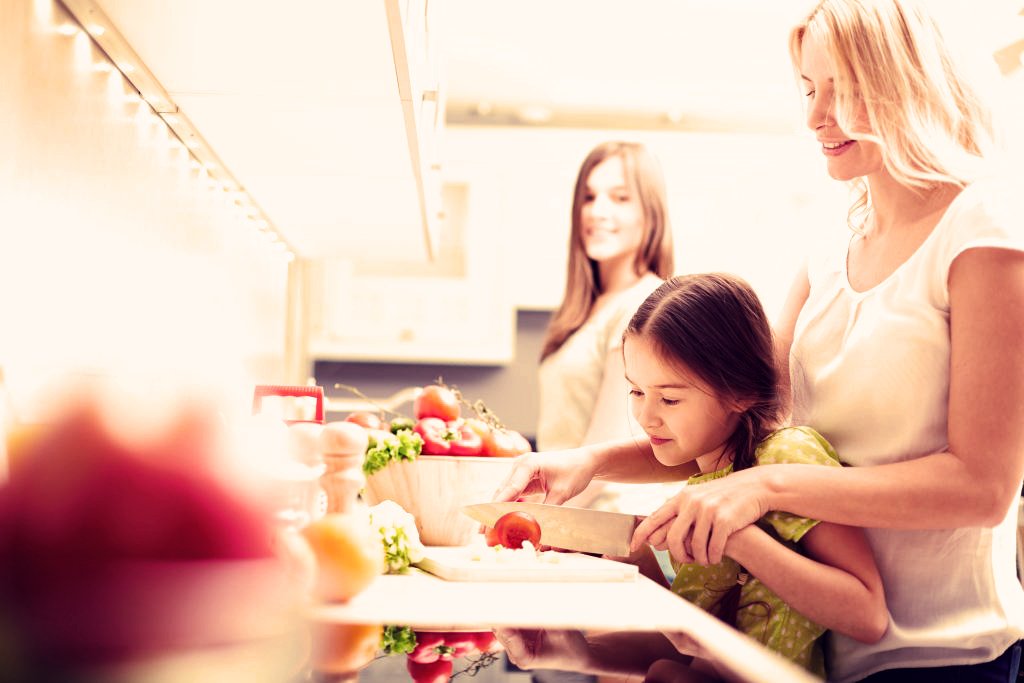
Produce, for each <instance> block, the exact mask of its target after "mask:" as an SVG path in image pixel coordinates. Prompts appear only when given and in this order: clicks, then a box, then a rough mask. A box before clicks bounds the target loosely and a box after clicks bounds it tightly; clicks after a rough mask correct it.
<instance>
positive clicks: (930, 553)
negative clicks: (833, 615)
mask: <svg viewBox="0 0 1024 683" xmlns="http://www.w3.org/2000/svg"><path fill="white" fill-rule="evenodd" d="M1016 183H1018V185H1017V186H1013V185H1012V184H1011V183H1009V182H1007V181H1000V182H996V181H993V180H985V181H978V182H975V183H974V184H972V185H971V186H969V187H968V188H967V189H965V190H964V191H963V192H961V193H960V195H959V196H958V197H957V198H956V199H955V200H954V201H953V203H952V204H951V205H950V207H949V208H948V209H947V211H946V213H945V215H944V216H943V218H942V220H941V221H939V223H938V225H936V227H935V228H934V230H933V231H932V233H931V234H930V235H929V236H928V238H927V239H926V240H925V241H924V242H923V243H922V244H921V246H920V247H919V248H918V249H917V251H916V252H915V253H914V254H913V255H911V256H910V258H908V259H907V261H906V262H904V263H903V264H902V265H901V266H900V267H899V268H897V269H896V271H895V272H893V273H892V274H891V275H890V276H889V277H887V278H886V279H885V280H884V281H882V282H881V283H880V284H878V285H877V286H875V287H873V288H871V289H870V290H868V291H865V292H856V291H854V290H853V289H852V288H851V287H850V285H849V280H848V279H847V273H846V257H847V251H848V245H845V244H844V245H842V246H841V247H840V248H836V249H831V250H829V251H830V253H829V254H828V256H827V258H825V259H824V260H820V259H819V260H818V261H817V262H816V263H812V264H810V266H809V272H808V276H809V279H810V285H811V290H810V296H809V298H808V300H807V302H806V303H805V305H804V307H803V310H802V311H801V312H800V316H799V318H798V320H797V325H796V333H795V338H794V341H793V347H792V352H791V357H790V366H791V375H792V380H793V393H794V415H793V421H794V424H805V425H810V426H811V427H814V428H815V429H817V430H818V431H819V432H821V434H822V435H824V436H825V438H826V439H828V440H829V441H830V442H831V443H832V444H833V445H834V446H835V448H836V451H837V452H838V453H839V457H840V458H841V459H842V461H843V462H844V463H847V464H850V465H854V466H863V465H878V464H883V463H889V462H898V461H902V460H908V459H910V458H913V457H915V456H920V455H925V454H929V453H933V452H936V451H943V450H946V449H947V447H948V443H947V433H946V432H947V424H946V423H947V417H948V416H947V410H948V398H949V380H950V377H949V364H950V331H949V289H948V286H947V278H948V275H949V269H950V265H951V264H952V263H953V260H954V259H955V258H956V257H957V256H958V255H959V254H960V253H962V252H963V251H965V250H967V249H971V248H976V247H998V248H1005V249H1013V250H1018V251H1020V250H1024V206H1021V205H1020V203H1019V202H1017V203H1016V206H1014V205H1013V204H1014V203H1015V201H1016V200H1014V199H1013V198H1014V196H1015V195H1019V194H1022V190H1024V186H1022V185H1020V184H1019V183H1020V180H1019V179H1017V180H1016ZM854 239H860V238H859V237H855V238H854ZM997 296H998V295H997V294H995V293H993V301H992V305H999V304H998V302H997ZM1022 353H1024V350H1022ZM963 485H964V486H970V485H971V482H969V481H965V482H963ZM1016 517H1017V501H1016V500H1015V501H1014V502H1013V505H1012V506H1011V507H1010V509H1008V510H1007V511H1006V516H1005V518H1004V519H1003V521H1002V522H1001V523H1000V524H999V525H998V526H996V527H995V528H991V529H989V528H973V527H972V528H963V529H953V530H938V531H936V530H926V531H906V530H896V529H868V530H867V535H868V539H869V541H870V543H871V547H872V548H873V550H874V553H875V558H876V560H877V562H878V567H879V569H880V571H881V575H882V579H883V583H884V586H885V594H886V598H887V600H888V603H889V610H890V612H891V614H892V620H891V622H890V624H889V629H888V632H887V633H886V634H885V636H884V637H883V638H882V640H881V641H879V642H878V643H875V644H872V645H866V644H864V643H859V642H857V641H855V640H852V639H850V638H847V637H845V636H841V635H839V634H835V633H834V634H832V637H831V643H832V651H831V657H830V662H829V665H830V666H829V669H830V680H836V681H855V680H858V679H860V678H862V677H864V676H867V675H870V674H872V673H874V672H876V671H880V670H883V669H893V668H902V667H937V666H947V665H953V664H972V663H979V662H984V661H988V660H991V659H993V658H995V657H996V656H998V655H999V654H1001V653H1002V652H1003V651H1004V650H1005V649H1006V648H1007V647H1009V646H1010V645H1011V644H1012V643H1013V642H1014V641H1016V640H1018V639H1021V638H1024V589H1022V588H1021V584H1020V583H1019V582H1018V580H1017V578H1016V575H1015V543H1016V540H1015V535H1016V534H1015V530H1016Z"/></svg>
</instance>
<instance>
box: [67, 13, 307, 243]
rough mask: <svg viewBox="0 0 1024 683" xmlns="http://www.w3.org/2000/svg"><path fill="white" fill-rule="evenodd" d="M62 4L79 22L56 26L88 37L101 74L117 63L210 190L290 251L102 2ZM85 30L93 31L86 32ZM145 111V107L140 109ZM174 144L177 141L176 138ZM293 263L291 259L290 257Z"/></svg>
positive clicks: (136, 96) (130, 97) (134, 96)
mask: <svg viewBox="0 0 1024 683" xmlns="http://www.w3.org/2000/svg"><path fill="white" fill-rule="evenodd" d="M60 4H61V5H63V6H64V8H65V9H66V10H67V11H68V13H69V14H71V16H72V17H74V19H75V21H77V22H78V25H77V26H76V25H75V24H73V23H67V22H65V23H61V24H60V25H58V26H57V27H56V30H57V32H59V33H60V34H61V35H65V36H79V37H81V38H83V39H84V40H85V42H86V44H88V42H89V39H90V38H91V41H92V43H93V44H95V45H96V46H97V47H98V48H99V49H100V50H101V51H102V52H103V53H104V54H105V55H106V57H107V59H108V60H109V62H102V63H101V64H99V65H97V66H96V69H97V70H99V71H113V69H112V68H111V64H113V65H116V67H117V69H118V70H119V71H120V72H121V74H122V75H123V76H124V78H125V79H126V80H127V81H128V82H129V83H130V84H131V85H132V86H133V87H134V88H135V90H136V91H137V92H138V94H135V93H132V94H129V95H127V96H126V97H125V100H126V101H128V102H138V103H140V104H141V103H142V102H143V101H144V102H145V103H146V104H147V105H148V108H149V109H150V110H151V113H153V114H155V116H154V119H156V120H161V121H162V123H163V124H164V125H165V126H167V128H168V130H169V132H170V133H171V135H172V136H175V137H176V138H177V140H178V141H180V143H181V144H182V145H184V149H185V152H186V154H188V159H189V166H190V167H191V168H192V169H193V170H196V171H198V172H199V179H200V180H201V181H202V180H206V181H207V182H206V184H207V185H208V187H209V188H210V189H211V190H213V191H217V190H223V191H224V192H227V193H229V196H231V197H233V198H234V203H235V204H238V205H239V206H241V207H243V208H244V211H245V214H246V216H247V217H248V218H250V219H251V220H256V219H257V218H258V220H256V224H257V226H258V227H259V229H260V231H261V232H262V234H264V235H269V237H268V239H269V240H270V241H271V242H275V243H278V244H280V245H281V248H284V249H285V250H288V251H289V253H290V246H289V245H288V242H287V240H285V239H284V238H283V237H282V236H281V235H280V234H279V233H278V232H277V231H276V230H275V229H274V228H272V226H271V224H270V221H268V220H267V219H266V218H265V215H264V213H263V211H262V210H260V209H259V208H258V207H257V205H256V202H255V201H253V199H252V197H251V196H250V195H249V193H248V192H246V191H245V190H244V189H242V185H241V183H239V182H238V181H237V180H236V179H235V178H234V176H232V175H231V173H230V172H229V171H228V170H227V169H226V168H224V164H223V163H221V162H220V159H219V158H218V156H217V154H216V152H214V151H213V148H212V147H211V146H210V145H209V144H207V143H206V141H205V140H204V139H203V137H202V135H200V134H199V131H198V130H196V128H195V127H194V126H193V125H192V123H191V121H189V119H188V117H187V116H185V114H184V113H183V112H181V111H179V109H178V106H177V105H176V104H175V103H174V101H173V100H172V99H171V97H170V95H169V94H168V93H167V91H166V90H165V89H164V87H163V85H161V83H160V82H159V81H158V80H157V78H156V76H154V75H153V73H152V72H150V70H149V69H148V68H147V67H146V65H145V63H144V62H143V61H142V60H141V59H139V56H138V54H136V52H135V50H134V49H133V48H132V46H131V45H130V44H129V43H128V41H127V40H126V39H125V38H124V36H122V35H121V33H120V32H119V31H118V30H117V29H116V28H115V27H114V24H113V23H112V22H111V21H110V19H109V17H107V15H106V14H105V13H104V11H103V9H102V8H101V7H100V5H99V3H98V1H97V0H60ZM82 27H88V31H83V30H82ZM140 113H141V107H140ZM172 142H173V140H172ZM289 260H291V259H289Z"/></svg>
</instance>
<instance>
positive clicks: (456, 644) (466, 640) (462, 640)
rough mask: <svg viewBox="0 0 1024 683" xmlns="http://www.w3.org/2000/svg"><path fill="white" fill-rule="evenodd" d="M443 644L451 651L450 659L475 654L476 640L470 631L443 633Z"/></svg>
mask: <svg viewBox="0 0 1024 683" xmlns="http://www.w3.org/2000/svg"><path fill="white" fill-rule="evenodd" d="M441 635H443V636H444V644H445V645H446V646H447V647H450V648H451V649H452V657H466V656H468V655H471V654H473V653H475V652H477V647H476V639H475V638H474V637H473V633H472V632H470V631H445V632H444V633H442V634H441Z"/></svg>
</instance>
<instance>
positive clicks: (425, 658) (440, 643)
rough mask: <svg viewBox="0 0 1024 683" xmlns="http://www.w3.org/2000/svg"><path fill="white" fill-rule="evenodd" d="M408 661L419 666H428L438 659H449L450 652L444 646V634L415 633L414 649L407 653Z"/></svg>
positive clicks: (430, 632)
mask: <svg viewBox="0 0 1024 683" xmlns="http://www.w3.org/2000/svg"><path fill="white" fill-rule="evenodd" d="M409 659H411V660H412V661H414V662H418V663H420V664H429V663H431V662H436V661H437V660H438V659H451V652H450V650H449V649H448V648H447V647H446V646H445V644H444V634H443V633H438V632H435V631H416V649H415V650H413V651H412V652H410V653H409Z"/></svg>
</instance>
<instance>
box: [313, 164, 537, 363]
mask: <svg viewBox="0 0 1024 683" xmlns="http://www.w3.org/2000/svg"><path fill="white" fill-rule="evenodd" d="M466 173H467V172H466V171H465V169H459V168H458V165H453V168H452V169H451V171H450V173H449V175H450V176H451V177H453V178H456V177H466ZM443 196H444V198H445V200H446V202H445V207H444V216H445V218H444V221H443V222H442V227H443V228H444V229H443V230H442V231H441V233H440V239H439V241H438V245H439V248H438V252H437V255H436V258H435V261H434V262H433V263H431V264H423V263H416V262H413V261H410V260H408V259H406V260H403V259H402V256H403V245H402V244H401V243H396V244H394V245H393V246H392V248H391V249H389V250H388V251H386V252H383V251H381V252H375V253H369V254H367V253H360V254H352V255H351V256H349V257H348V258H336V259H326V260H319V261H316V262H308V263H305V264H303V266H304V268H305V274H304V279H303V285H302V286H303V289H304V290H305V291H306V292H307V295H306V296H305V297H304V298H305V301H306V304H307V305H306V307H305V309H304V317H305V320H306V325H305V330H306V331H307V334H308V337H307V344H306V349H307V355H308V357H309V360H310V361H313V360H350V361H352V360H356V361H377V362H402V363H445V364H472V365H503V364H507V363H509V362H511V361H512V360H513V357H514V350H515V334H516V329H515V308H514V306H513V305H512V303H511V297H510V293H509V292H508V289H507V284H508V283H509V282H510V281H511V280H510V278H509V277H507V276H506V275H505V269H506V268H507V267H509V264H508V263H507V261H506V260H505V259H504V257H503V254H502V251H501V244H499V243H496V242H495V241H494V240H493V239H492V237H493V235H492V234H491V232H490V230H489V227H490V226H489V224H488V223H487V222H486V219H487V216H488V215H489V210H490V207H491V206H492V205H493V204H494V202H495V201H496V199H495V197H494V194H493V188H489V187H487V186H486V185H481V186H480V187H478V188H470V187H468V186H466V185H464V184H454V183H453V184H449V185H448V186H446V191H445V192H444V193H443ZM524 272H525V271H524Z"/></svg>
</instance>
